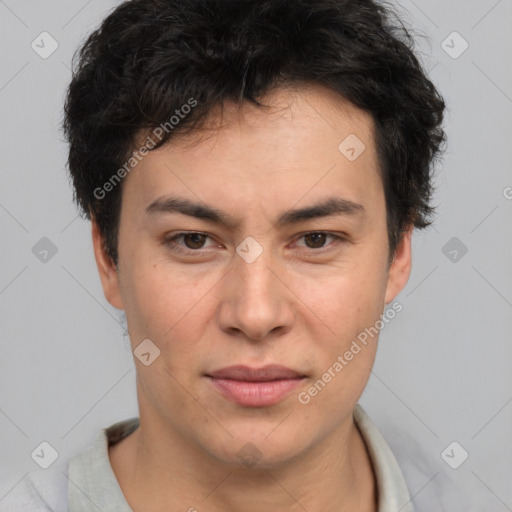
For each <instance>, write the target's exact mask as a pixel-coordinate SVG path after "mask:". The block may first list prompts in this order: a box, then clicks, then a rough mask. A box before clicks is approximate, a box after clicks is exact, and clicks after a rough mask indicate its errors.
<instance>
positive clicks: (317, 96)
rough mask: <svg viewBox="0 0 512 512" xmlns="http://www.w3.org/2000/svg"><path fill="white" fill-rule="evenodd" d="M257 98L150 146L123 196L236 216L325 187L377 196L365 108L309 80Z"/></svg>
mask: <svg viewBox="0 0 512 512" xmlns="http://www.w3.org/2000/svg"><path fill="white" fill-rule="evenodd" d="M260 102H262V103H264V104H265V105H266V106H265V107H263V108H261V107H258V106H255V105H252V104H250V103H248V102H245V103H243V104H242V105H241V106H238V105H235V104H233V103H229V102H227V103H225V104H224V105H222V106H218V107H216V108H215V109H213V110H212V111H211V112H210V113H209V115H208V117H207V118H206V120H205V122H204V124H203V125H202V126H201V128H200V129H198V130H197V131H194V132H192V133H189V134H186V135H180V134H179V132H177V136H176V137H175V138H172V137H171V140H170V141H169V142H168V143H167V144H166V145H165V146H163V147H161V148H159V149H157V150H154V151H150V152H149V154H148V155H147V156H145V157H144V158H143V159H142V160H141V161H140V162H139V163H138V165H137V166H136V167H135V169H134V170H133V171H132V172H131V173H130V175H129V176H128V177H127V181H128V184H127V187H126V195H127V196H129V197H128V198H127V200H128V201H131V202H133V201H135V202H136V203H137V205H138V209H139V210H141V211H142V210H143V208H146V207H147V206H148V205H149V204H150V203H152V202H154V201H155V199H157V198H159V197H163V196H165V194H167V193H168V194H169V195H173V196H176V195H180V196H182V197H188V198H190V199H193V200H194V201H197V200H201V201H204V202H206V203H208V204H219V203H221V204H222V205H223V206H225V207H226V208H228V209H229V207H230V206H231V208H233V209H235V210H238V211H239V213H240V214H243V211H244V210H246V211H252V212H255V211H256V210H257V207H256V204H257V205H260V207H262V208H263V206H264V205H265V206H264V209H265V211H269V208H270V209H271V208H272V207H276V206H280V208H279V211H282V209H283V208H284V207H286V206H290V207H291V205H292V204H288V203H293V204H295V203H297V202H298V201H301V200H303V202H304V204H307V203H308V202H309V203H312V202H318V200H321V199H323V198H324V197H325V195H326V193H327V192H329V195H330V196H332V195H336V194H338V195H339V196H341V197H343V198H344V199H347V200H349V201H352V202H354V203H361V202H365V203H366V202H370V203H371V202H372V200H373V201H375V200H376V199H377V198H376V196H377V195H378V194H379V193H380V192H381V183H380V173H379V171H378V163H377V155H376V148H375V144H374V132H373V130H374V123H373V119H372V118H371V116H370V114H368V113H366V112H364V111H362V110H360V109H358V108H357V107H356V106H354V105H353V104H351V103H350V102H348V101H347V100H345V99H344V98H342V97H341V96H340V95H338V94H337V93H336V92H334V91H332V90H331V89H329V88H327V87H324V86H319V85H316V84H308V85H303V86H301V87H297V86H296V87H287V88H278V89H274V90H273V91H271V92H270V93H269V94H267V95H266V96H265V97H263V98H261V99H260ZM145 135H147V134H145ZM301 198H303V199H301ZM124 200H125V199H124V198H123V202H124ZM226 208H224V209H226Z"/></svg>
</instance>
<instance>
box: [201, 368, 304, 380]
mask: <svg viewBox="0 0 512 512" xmlns="http://www.w3.org/2000/svg"><path fill="white" fill-rule="evenodd" d="M206 375H207V377H211V378H214V379H231V380H238V381H246V382H268V381H272V380H283V379H300V378H303V377H305V376H306V375H304V374H302V373H300V372H297V371H295V370H292V369H291V368H287V367H286V366H281V365H278V364H268V365H265V366H262V367H261V368H251V367H250V366H245V365H234V366H226V367H225V368H221V369H220V370H215V371H214V372H210V373H207V374H206Z"/></svg>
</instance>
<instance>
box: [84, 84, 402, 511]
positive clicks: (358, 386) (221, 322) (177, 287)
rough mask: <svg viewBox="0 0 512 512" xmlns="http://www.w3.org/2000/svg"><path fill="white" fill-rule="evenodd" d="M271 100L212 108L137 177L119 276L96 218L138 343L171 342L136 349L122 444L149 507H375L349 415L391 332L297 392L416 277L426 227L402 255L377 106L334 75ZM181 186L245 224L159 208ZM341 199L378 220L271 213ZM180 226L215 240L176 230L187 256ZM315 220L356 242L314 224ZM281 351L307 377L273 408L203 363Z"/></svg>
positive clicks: (114, 455)
mask: <svg viewBox="0 0 512 512" xmlns="http://www.w3.org/2000/svg"><path fill="white" fill-rule="evenodd" d="M264 101H265V103H267V104H269V105H271V107H272V108H270V109H267V110H262V109H258V108H256V107H254V106H252V105H249V104H244V106H243V108H242V110H241V111H237V110H235V108H234V106H233V105H231V104H226V105H225V106H224V109H223V111H222V112H221V110H220V109H219V110H217V111H215V112H212V113H211V115H210V118H209V121H208V124H207V125H206V126H205V129H204V131H202V133H201V138H200V139H199V138H198V134H197V132H196V134H195V135H188V136H186V137H179V138H176V139H173V140H172V142H171V144H169V145H167V146H164V147H162V148H159V149H158V150H155V151H152V152H150V153H149V155H148V156H147V157H145V158H144V159H143V160H142V161H141V162H140V163H139V164H138V165H137V167H136V168H135V169H134V170H133V171H132V172H131V173H130V174H129V175H128V176H127V178H126V181H125V182H124V185H123V198H122V209H121V219H120V228H119V268H118V271H116V268H115V267H114V266H113V265H112V263H111V261H110V260H108V258H106V256H105V254H104V253H103V251H102V248H101V237H100V235H99V233H98V230H97V227H96V225H95V223H94V220H93V224H92V235H93V243H94V250H95V257H96V262H97V265H98V270H99V275H100V278H101V282H102V286H103V289H104V293H105V296H106V298H107V300H108V301H109V302H110V304H112V305H113V306H114V307H116V308H119V309H123V310H125V311H126V317H127V322H128V330H129V334H130V339H131V345H132V349H135V348H136V347H137V346H138V345H139V344H140V343H141V341H142V340H144V339H146V338H149V339H150V340H152V342H153V343H154V344H155V345H156V346H157V347H158V348H159V350H160V356H159V357H158V358H156V359H155V360H154V362H153V363H152V364H150V365H149V366H145V365H143V364H142V363H141V362H140V361H139V360H138V359H137V358H135V364H136V368H137V395H138V402H139V412H140V422H141V426H140V428H139V429H137V430H136V431H135V432H134V433H133V434H131V435H130V436H128V437H127V438H125V439H124V440H122V441H121V442H119V443H118V444H117V445H115V446H113V447H111V448H110V449H109V456H110V460H111V464H112V467H113V470H114V473H115V474H116V477H117V478H118V481H119V483H120V485H121V489H122V490H123V493H124V494H125V496H126V498H127V501H128V503H129V504H130V506H131V507H132V509H133V510H134V511H135V512H139V511H143V510H144V511H145V512H153V511H155V512H156V511H164V510H166V511H169V510H171V511H174V510H176V511H178V510H183V511H185V510H194V508H195V509H197V510H198V511H200V512H202V511H210V512H221V511H222V512H226V511H228V512H229V511H233V512H234V511H242V510H243V511H244V512H253V511H262V510H273V511H278V512H279V511H283V512H284V511H287V512H290V511H299V510H300V511H302V510H304V509H306V510H308V511H309V512H320V511H337V512H340V511H348V510H351V511H353V510H358V511H361V512H369V511H376V510H377V505H376V503H377V491H376V484H375V480H374V475H373V472H372V467H371V464H370V461H369V456H368V452H367V451H366V447H365V445H364V441H363V440H362V438H361V436H360V433H359V431H358V429H357V427H356V426H355V424H354V422H353V416H352V413H353V408H354V406H355V404H356V403H357V401H358V400H359V397H360V396H361V394H362V392H363V390H364V388H365V386H366V383H367V381H368V378H369V375H370V371H371V368H372V365H373V362H374V358H375V354H376V349H377V337H375V338H374V339H373V340H372V341H370V342H369V343H368V345H367V346H365V347H364V348H363V349H362V350H361V351H360V352H359V353H358V354H357V355H355V356H354V358H353V359H352V360H351V361H350V362H349V364H348V365H347V366H346V367H344V368H343V370H342V371H341V372H339V373H338V374H336V377H334V378H333V379H332V380H331V382H329V383H328V384H327V385H326V386H325V388H324V389H322V391H321V392H320V393H318V395H317V396H315V397H314V398H312V399H311V401H310V402H309V403H307V404H302V403H300V402H299V400H298V394H299V393H300V392H301V391H305V390H307V389H308V388H309V387H310V386H311V385H312V384H313V383H314V382H315V381H317V380H318V379H319V378H321V376H322V374H324V372H326V371H327V369H328V368H329V367H332V365H333V364H334V362H335V361H336V360H337V357H338V356H340V355H343V354H344V353H345V352H346V351H347V350H348V349H349V347H350V345H351V343H352V341H353V340H355V339H356V337H357V335H358V334H359V333H361V332H362V331H364V329H365V328H367V327H370V326H373V325H374V324H375V322H376V321H377V320H378V319H379V316H380V315H381V314H382V313H383V309H384V307H385V304H388V303H390V302H391V301H392V300H393V299H394V298H395V297H396V295H397V294H398V293H399V292H400V291H401V290H402V288H403V287H404V286H405V284H406V283H407V280H408V278H409V275H410V271H411V234H412V229H409V230H407V231H406V232H405V233H404V236H403V239H402V242H401V245H400V246H399V248H398V251H397V254H396V257H395V259H394V261H393V263H392V264H391V266H390V267H388V265H387V257H388V239H387V228H386V209H385V199H384V192H383V188H382V182H381V179H380V177H379V174H378V172H377V169H378V164H377V155H376V150H375V144H374V139H373V121H372V118H371V116H370V115H369V114H367V113H365V112H363V111H361V110H359V109H358V108H356V107H355V106H353V105H352V104H350V103H348V102H347V101H345V100H344V99H342V98H341V97H340V96H338V95H337V94H336V93H334V92H332V91H330V90H329V89H327V88H325V87H323V86H320V85H308V86H306V85H302V86H300V87H296V88H279V89H275V90H273V91H272V92H271V93H269V94H268V95H267V96H266V97H265V98H264ZM219 121H221V124H219ZM350 134H356V135H357V137H358V138H359V139H360V140H361V141H363V143H364V144H365V146H366V149H365V151H364V152H363V153H362V154H361V155H360V156H359V157H358V158H357V159H356V160H355V161H349V160H348V159H347V158H346V157H345V156H344V155H343V154H342V153H341V152H340V151H339V150H338V146H339V144H340V143H341V142H342V141H343V140H344V139H345V138H346V137H347V136H349V135H350ZM169 195H172V196H177V197H181V198H186V199H189V200H191V201H195V202H201V203H206V204H208V205H210V206H213V207H216V208H219V209H222V210H224V211H226V212H227V213H229V214H230V215H231V216H232V217H233V219H234V220H236V221H237V222H238V224H237V226H236V227H231V228H229V229H228V228H227V227H226V226H223V225H222V224H215V223H212V222H210V221H206V220H201V219H197V218H193V217H191V216H187V215H183V214H162V215H147V214H146V213H145V211H144V210H145V208H146V207H147V206H148V205H149V204H151V203H152V202H153V201H154V200H155V199H158V198H161V197H164V196H169ZM332 196H336V197H342V198H344V199H348V200H351V201H353V202H356V203H360V204H361V205H363V206H364V209H365V215H364V216H361V217H357V216H348V215H336V216H329V217H323V218H316V219H310V220H306V221H304V222H301V223H299V224H296V225H288V226H284V227H277V226H275V223H276V220H277V218H278V217H279V216H280V215H281V214H282V213H284V212H286V211H288V210H290V209H292V208H299V207H305V206H309V205H312V204H314V203H317V202H319V201H321V200H323V199H325V198H328V197H332ZM180 231H197V232H201V233H206V234H207V235H208V236H207V237H204V239H201V238H199V239H198V238H194V237H192V239H190V238H189V239H187V238H186V237H185V238H184V237H181V238H180V239H177V240H175V245H177V246H181V247H182V248H183V250H185V251H187V252H185V253H183V254H180V253H176V252H173V251H172V250H171V246H166V245H165V244H163V241H164V239H165V237H168V238H170V237H171V236H173V235H175V234H177V233H178V232H180ZM318 231H320V232H327V233H329V234H333V235H338V236H345V238H346V241H344V242H337V241H336V239H334V238H332V237H326V238H325V239H323V241H322V240H320V241H318V239H316V240H315V238H314V237H313V238H311V235H310V236H309V237H307V236H304V235H306V234H308V233H311V232H318ZM248 236H250V237H253V238H254V239H255V240H256V241H257V242H258V243H259V244H260V246H261V247H262V249H263V252H262V254H261V255H260V256H259V257H258V258H256V260H255V261H253V262H252V263H247V262H246V261H245V260H244V259H243V258H242V257H240V256H239V255H238V254H237V252H236V248H237V246H238V245H239V244H240V243H241V242H242V241H243V240H244V239H245V238H246V237H248ZM187 243H188V247H190V248H188V249H187ZM201 244H202V245H201ZM322 247H324V248H322ZM193 251H196V252H193ZM269 363H277V364H281V365H284V366H288V367H289V368H292V369H294V370H297V371H300V372H301V373H302V374H305V375H306V376H307V378H306V379H304V380H303V382H302V383H301V384H300V386H299V387H298V388H297V389H295V390H294V391H293V392H292V393H291V394H290V395H289V396H287V397H286V398H285V399H283V400H282V401H281V402H279V403H277V404H275V405H272V406H266V407H242V406H240V405H238V404H236V403H234V402H232V401H230V400H228V399H226V398H224V397H223V396H222V395H220V394H219V393H218V392H217V391H216V390H215V389H214V388H213V386H212V385H211V383H210V382H209V381H208V379H207V378H206V377H205V376H204V374H205V373H208V372H211V371H214V370H217V369H220V368H223V367H225V366H229V365H234V364H245V365H247V366H251V367H261V366H263V365H266V364H269ZM246 443H252V444H253V445H255V446H256V447H257V449H258V450H259V452H260V453H261V458H260V459H259V460H258V462H257V463H256V464H254V465H253V466H251V467H248V466H246V465H245V464H244V463H243V462H242V461H241V459H240V458H239V457H238V456H237V453H238V451H239V450H240V449H241V448H242V447H243V446H244V445H245V444H246ZM193 507H194V508H193Z"/></svg>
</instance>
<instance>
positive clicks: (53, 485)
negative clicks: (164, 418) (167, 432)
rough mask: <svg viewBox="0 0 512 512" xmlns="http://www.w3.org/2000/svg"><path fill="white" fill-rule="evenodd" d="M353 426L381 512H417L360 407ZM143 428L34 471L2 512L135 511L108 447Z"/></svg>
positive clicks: (104, 436) (108, 432) (102, 439)
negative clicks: (359, 437)
mask: <svg viewBox="0 0 512 512" xmlns="http://www.w3.org/2000/svg"><path fill="white" fill-rule="evenodd" d="M354 421H355V423H356V425H357V426H358V428H359V430H360V432H361V435H362V436H363V439H364V442H365V444H366V446H367V449H368V452H369V454H370V458H371V463H372V466H373V470H374V472H375V475H376V480H377V493H378V512H415V508H414V507H413V504H412V500H411V497H410V494H409V490H408V487H407V484H406V481H405V479H404V476H403V474H402V471H401V470H400V467H399V465H398V462H397V460H396V459H395V457H394V455H393V453H392V451H391V449H390V447H389V446H388V444H387V442H386V441H385V439H384V437H383V436H382V434H381V433H380V431H379V430H378V429H377V427H376V426H375V424H374V423H373V422H372V421H371V419H370V418H369V416H368V415H367V414H366V412H365V411H364V409H363V408H362V407H361V405H360V404H357V405H356V407H355V409H354ZM138 426H139V418H130V419H127V420H124V421H120V422H118V423H115V424H113V425H111V426H110V427H108V428H104V429H102V430H101V431H100V432H99V433H98V435H97V437H96V439H95V441H94V443H93V445H92V446H91V447H89V448H88V449H86V450H84V451H83V452H81V453H78V454H77V455H75V456H74V457H72V458H70V459H69V461H67V462H64V463H60V464H58V465H56V464H54V465H53V466H51V467H50V468H48V469H46V470H43V469H37V470H34V471H31V472H29V473H28V474H27V475H26V476H25V477H24V478H23V479H22V480H21V481H20V482H19V483H18V484H17V485H16V486H15V487H14V488H13V489H11V491H10V492H9V493H8V494H7V495H6V496H5V497H4V498H3V499H2V500H1V501H0V512H90V511H101V512H133V511H132V509H131V508H130V507H129V505H128V503H127V502H126V499H125V497H124V495H123V492H122V490H121V487H120V486H119V483H118V481H117V479H116V476H115V474H114V472H113V470H112V466H111V465H110V460H109V457H108V446H109V444H110V445H111V444H115V443H116V442H117V441H119V440H121V439H122V438H123V437H125V436H127V435H129V434H130V433H132V432H133V431H134V430H135V429H136V428H137V427H138Z"/></svg>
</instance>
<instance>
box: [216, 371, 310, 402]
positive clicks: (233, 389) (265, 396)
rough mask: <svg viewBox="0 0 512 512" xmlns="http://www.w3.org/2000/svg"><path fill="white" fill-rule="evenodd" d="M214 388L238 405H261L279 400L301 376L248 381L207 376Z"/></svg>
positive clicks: (290, 390)
mask: <svg viewBox="0 0 512 512" xmlns="http://www.w3.org/2000/svg"><path fill="white" fill-rule="evenodd" d="M208 379H209V380H210V382H211V383H212V384H213V385H214V386H215V388H216V389H217V390H218V391H220V393H221V394H222V395H224V396H225V397H226V398H228V399H230V400H232V401H233V402H236V403H237V404H239V405H244V406H248V407H262V406H265V405H273V404H276V403H278V402H280V401H281V400H282V399H283V398H285V397H286V396H287V395H288V394H290V393H291V392H292V391H293V390H294V389H295V388H296V387H297V386H298V385H299V384H300V383H301V382H302V381H303V378H302V377H299V378H296V379H281V380H271V381H266V382H248V381H242V380H231V379H217V378H213V377H208Z"/></svg>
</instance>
